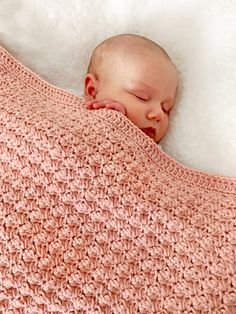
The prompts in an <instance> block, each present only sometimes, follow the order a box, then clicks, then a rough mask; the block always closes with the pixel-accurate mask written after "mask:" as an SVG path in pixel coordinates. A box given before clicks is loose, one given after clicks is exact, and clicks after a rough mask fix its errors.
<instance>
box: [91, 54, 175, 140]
mask: <svg viewBox="0 0 236 314" xmlns="http://www.w3.org/2000/svg"><path fill="white" fill-rule="evenodd" d="M176 88H177V73H176V69H175V66H174V65H173V64H172V63H171V61H170V60H169V59H168V58H167V57H166V56H164V55H163V54H162V53H158V54H157V53H156V51H150V50H148V51H145V50H144V51H143V53H141V54H140V53H137V54H135V55H133V56H123V55H122V56H119V55H116V56H115V57H114V58H111V60H107V61H105V62H104V64H103V65H102V71H101V77H100V79H99V84H98V89H97V93H96V96H95V97H94V99H96V100H102V99H111V100H113V101H116V102H120V103H121V104H123V106H124V107H125V109H126V116H127V118H129V119H130V120H131V121H132V122H133V123H134V124H135V125H136V126H137V127H139V128H140V129H142V130H143V131H144V132H145V133H146V134H147V135H148V136H150V137H151V138H152V139H153V140H154V141H156V142H158V141H160V140H161V139H162V138H163V137H164V135H165V134H166V132H167V129H168V121H169V112H170V110H171V109H172V107H173V105H174V100H175V94H176Z"/></svg>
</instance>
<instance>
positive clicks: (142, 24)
mask: <svg viewBox="0 0 236 314" xmlns="http://www.w3.org/2000/svg"><path fill="white" fill-rule="evenodd" d="M235 16H236V1H233V0H168V1H166V0H103V1H99V0H87V1H83V0H70V1H65V0H50V1H49V0H31V1H29V0H0V42H1V44H2V45H3V46H5V47H6V48H7V49H8V50H9V51H10V52H11V53H13V55H15V56H16V57H17V58H19V59H20V60H21V61H22V62H23V63H25V64H26V65H27V66H29V67H30V68H32V69H33V70H34V71H36V72H37V73H39V74H40V75H41V76H42V77H43V78H44V79H46V80H47V81H49V82H51V83H53V84H55V85H57V86H59V87H62V88H65V89H72V90H74V91H75V93H78V94H80V95H82V92H83V89H82V85H83V76H84V73H85V71H86V67H87V63H88V60H89V56H90V53H91V51H92V50H93V48H94V47H95V46H96V45H97V44H98V43H99V42H100V41H102V40H103V39H105V38H107V37H109V36H112V35H114V34H118V33H138V34H142V35H144V36H147V37H149V38H151V39H153V40H154V41H156V42H157V43H159V44H160V45H162V46H163V47H164V48H165V49H166V50H167V51H168V53H169V54H170V56H171V57H172V59H173V61H174V62H175V63H176V65H177V68H178V70H179V75H180V86H179V95H178V101H177V103H176V106H175V109H174V110H173V112H172V114H171V123H170V130H169V133H168V135H167V136H166V138H165V139H164V140H163V141H162V146H163V150H164V151H166V152H167V153H168V154H169V155H171V156H172V157H173V158H175V159H177V160H178V161H180V162H181V163H183V164H185V165H187V166H190V167H192V168H195V169H199V170H202V171H206V172H210V173H215V174H219V175H224V176H233V177H236V88H235V84H236V19H235Z"/></svg>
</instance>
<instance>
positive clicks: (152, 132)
mask: <svg viewBox="0 0 236 314" xmlns="http://www.w3.org/2000/svg"><path fill="white" fill-rule="evenodd" d="M141 130H142V131H143V132H144V133H145V134H146V135H148V136H154V135H155V131H156V130H155V129H154V128H152V127H150V128H144V129H141Z"/></svg>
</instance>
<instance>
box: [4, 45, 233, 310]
mask: <svg viewBox="0 0 236 314" xmlns="http://www.w3.org/2000/svg"><path fill="white" fill-rule="evenodd" d="M235 209H236V180H235V179H233V178H231V179H230V178H226V177H218V176H213V175H210V174H206V173H201V172H198V171H195V170H192V169H189V168H187V167H185V166H183V165H181V164H179V163H177V162H176V161H175V160H173V159H172V158H170V157H169V156H167V155H166V154H165V153H164V152H162V151H161V150H160V149H159V148H158V146H157V145H156V144H155V143H154V142H153V141H152V140H151V139H149V138H148V137H147V136H146V135H145V134H144V133H143V132H142V131H140V130H139V129H138V128H137V127H136V126H134V125H133V124H132V123H131V122H130V121H129V120H128V119H127V118H126V117H125V116H123V115H122V114H120V113H118V112H115V111H109V110H105V109H102V110H97V111H88V110H86V109H85V108H84V101H83V100H82V99H80V98H78V97H76V96H74V95H72V94H70V93H68V92H66V91H63V90H61V89H59V88H56V87H54V86H52V85H50V84H48V83H46V82H45V81H44V80H42V79H41V78H39V77H38V76H37V75H35V74H34V73H32V72H31V71H30V70H28V69H27V68H25V67H24V66H23V65H22V64H20V63H19V62H18V61H16V60H15V59H14V58H13V57H12V56H10V55H9V54H8V53H7V52H6V51H5V50H4V49H0V312H1V313H37V314H39V313H89V314H92V313H117V314H120V313H122V314H123V313H127V314H128V313H130V314H133V313H135V314H136V313H158V314H160V313H181V314H182V313H186V314H189V313H236V276H235V265H236V259H235V248H236V230H235V221H236V219H235V218H236V214H235V212H236V210H235Z"/></svg>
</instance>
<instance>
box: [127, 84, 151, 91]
mask: <svg viewBox="0 0 236 314" xmlns="http://www.w3.org/2000/svg"><path fill="white" fill-rule="evenodd" d="M130 89H131V90H135V91H141V92H150V91H152V90H153V88H152V87H151V86H149V85H148V84H146V83H142V82H132V85H131V87H130Z"/></svg>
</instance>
